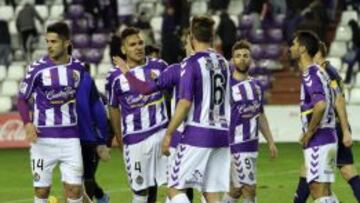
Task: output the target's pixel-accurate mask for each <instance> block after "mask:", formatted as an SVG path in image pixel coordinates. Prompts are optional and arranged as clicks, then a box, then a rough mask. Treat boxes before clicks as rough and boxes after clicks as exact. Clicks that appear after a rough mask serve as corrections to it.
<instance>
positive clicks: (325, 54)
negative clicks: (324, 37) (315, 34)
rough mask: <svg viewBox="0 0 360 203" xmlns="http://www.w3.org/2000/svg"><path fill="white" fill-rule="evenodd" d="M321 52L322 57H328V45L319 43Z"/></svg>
mask: <svg viewBox="0 0 360 203" xmlns="http://www.w3.org/2000/svg"><path fill="white" fill-rule="evenodd" d="M319 51H320V53H321V56H322V57H326V56H327V54H328V49H327V47H326V44H325V43H324V42H320V43H319Z"/></svg>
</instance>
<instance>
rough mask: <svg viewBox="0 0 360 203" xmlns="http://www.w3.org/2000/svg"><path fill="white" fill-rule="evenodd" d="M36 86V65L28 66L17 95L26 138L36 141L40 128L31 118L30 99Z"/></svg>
mask: <svg viewBox="0 0 360 203" xmlns="http://www.w3.org/2000/svg"><path fill="white" fill-rule="evenodd" d="M35 86H36V78H35V67H32V66H31V65H29V66H28V70H27V73H26V75H25V78H24V79H23V81H22V82H21V83H20V90H19V93H18V97H17V109H18V111H19V113H20V116H21V119H22V121H23V123H24V126H25V132H26V139H27V140H29V141H30V142H35V141H36V139H37V133H38V130H37V128H36V126H35V125H34V124H33V123H32V121H31V119H30V106H29V102H28V101H29V99H30V97H31V95H32V92H33V90H34V89H35Z"/></svg>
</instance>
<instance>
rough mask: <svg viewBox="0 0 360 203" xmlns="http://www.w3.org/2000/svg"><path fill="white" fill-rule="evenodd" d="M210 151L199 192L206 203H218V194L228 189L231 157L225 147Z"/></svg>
mask: <svg viewBox="0 0 360 203" xmlns="http://www.w3.org/2000/svg"><path fill="white" fill-rule="evenodd" d="M211 150H212V151H211V154H210V157H209V159H208V163H207V166H206V171H205V175H204V180H203V186H202V188H201V190H202V191H203V195H204V197H205V199H206V202H207V203H219V202H220V201H221V200H220V192H227V191H229V189H230V187H229V186H230V165H231V155H230V149H229V148H226V147H224V148H213V149H211ZM219 166H221V167H219Z"/></svg>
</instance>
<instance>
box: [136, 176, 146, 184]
mask: <svg viewBox="0 0 360 203" xmlns="http://www.w3.org/2000/svg"><path fill="white" fill-rule="evenodd" d="M135 181H136V183H137V184H138V185H142V184H143V183H144V178H143V177H142V176H141V175H138V176H137V177H136V179H135Z"/></svg>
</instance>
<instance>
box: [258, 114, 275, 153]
mask: <svg viewBox="0 0 360 203" xmlns="http://www.w3.org/2000/svg"><path fill="white" fill-rule="evenodd" d="M259 125H260V126H259V127H260V132H261V134H262V135H263V136H264V138H265V140H266V142H267V143H268V146H269V150H270V153H271V158H275V157H276V156H277V148H276V145H275V142H274V139H273V136H272V133H271V130H270V127H269V122H268V120H267V117H266V115H265V113H264V112H262V113H260V116H259Z"/></svg>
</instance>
